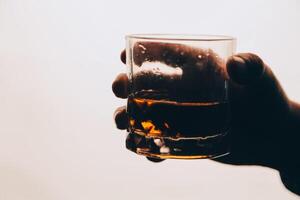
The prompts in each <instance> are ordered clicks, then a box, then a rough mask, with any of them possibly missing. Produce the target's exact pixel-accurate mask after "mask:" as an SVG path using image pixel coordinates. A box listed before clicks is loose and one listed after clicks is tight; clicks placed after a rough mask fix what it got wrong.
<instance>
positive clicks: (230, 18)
mask: <svg viewBox="0 0 300 200" xmlns="http://www.w3.org/2000/svg"><path fill="white" fill-rule="evenodd" d="M299 10H300V1H297V0H290V1H261V0H256V1H254V0H251V1H250V0H248V1H232V0H231V1H212V0H210V1H208V0H207V1H200V0H195V1H189V0H185V1H175V0H173V1H167V0H166V1H161V0H152V1H141V0H134V1H130V0H127V1H125V0H123V1H121V0H120V1H117V0H107V1H104V0H95V1H92V0H85V1H84V0H69V1H68V0H47V1H46V0H26V1H25V0H0V200H23V199H24V200H25V199H26V200H50V199H51V200H68V199H71V200H105V199H112V200H121V199H124V200H127V199H128V200H129V199H130V200H140V199H143V200H153V199H159V200H162V199H172V200H179V199H180V200H182V199H189V200H190V199H213V200H219V199H228V200H254V199H255V200H256V199H261V200H266V199H272V200H283V199H284V200H294V199H299V198H298V197H296V196H295V195H293V194H292V193H290V192H289V191H287V190H286V189H285V188H284V187H283V186H282V184H281V181H280V178H279V176H278V173H277V172H276V171H274V170H271V169H267V168H262V167H233V166H227V165H223V164H218V163H214V162H212V161H208V160H195V161H177V160H170V161H166V162H163V163H161V164H153V163H151V162H148V161H146V160H145V159H144V158H143V157H140V156H136V155H135V154H133V153H131V152H129V151H127V150H126V149H125V146H124V140H125V134H124V133H123V132H122V131H119V130H117V129H116V128H115V125H114V123H113V117H112V115H113V114H112V113H113V111H114V109H115V108H116V107H117V106H119V105H122V104H124V103H125V101H124V100H119V99H117V98H115V97H114V96H113V93H112V92H111V82H112V80H113V79H114V77H115V76H116V75H117V74H118V73H119V72H122V71H125V67H124V66H123V64H122V63H121V62H120V60H119V53H120V51H121V50H122V49H123V48H124V44H125V43H124V35H125V34H128V33H194V34H199V33H202V34H203V33H204V34H205V33H206V34H225V35H232V36H235V37H237V38H238V51H240V52H245V51H250V52H255V53H258V54H259V55H260V56H261V57H262V58H263V59H264V60H265V61H266V62H267V63H268V64H269V65H270V66H271V67H272V68H273V70H274V72H275V74H276V75H277V76H278V78H279V79H280V81H281V83H282V85H283V87H284V89H285V90H286V91H287V93H288V95H289V96H290V97H291V98H292V99H294V100H298V101H300V92H299V91H300V90H299V89H300V82H299V81H300V80H299V76H300V66H299V63H298V60H299V52H300V51H299V44H300V37H299V35H300V12H299ZM253 148H255V146H253Z"/></svg>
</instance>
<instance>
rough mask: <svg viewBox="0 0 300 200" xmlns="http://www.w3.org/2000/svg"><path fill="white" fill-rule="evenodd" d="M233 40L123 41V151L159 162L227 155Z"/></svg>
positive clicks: (154, 37)
mask: <svg viewBox="0 0 300 200" xmlns="http://www.w3.org/2000/svg"><path fill="white" fill-rule="evenodd" d="M235 43H236V40H235V39H234V38H233V37H229V36H216V35H163V34H136V35H128V36H126V57H127V59H126V64H127V66H128V79H129V96H128V104H127V112H128V115H129V128H128V135H127V138H126V147H127V148H128V149H129V150H131V151H133V152H135V153H137V154H140V155H144V156H147V157H153V158H160V159H168V158H175V159H199V158H215V157H219V156H223V155H226V154H228V153H229V152H230V142H229V137H230V134H229V130H230V107H229V99H228V75H227V72H226V59H227V58H228V57H229V56H231V55H232V54H233V53H234V51H235Z"/></svg>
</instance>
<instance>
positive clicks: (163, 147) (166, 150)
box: [159, 146, 170, 154]
mask: <svg viewBox="0 0 300 200" xmlns="http://www.w3.org/2000/svg"><path fill="white" fill-rule="evenodd" d="M159 151H160V153H161V154H168V153H170V148H169V147H167V146H162V147H160V149H159Z"/></svg>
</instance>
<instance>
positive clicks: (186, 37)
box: [125, 33, 236, 42]
mask: <svg viewBox="0 0 300 200" xmlns="http://www.w3.org/2000/svg"><path fill="white" fill-rule="evenodd" d="M125 38H126V39H141V40H160V41H161V40H169V41H206V42H209V41H212V42H213V41H235V40H236V38H235V37H232V36H226V35H210V34H157V33H150V34H129V35H126V36H125Z"/></svg>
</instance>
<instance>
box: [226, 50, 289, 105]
mask: <svg viewBox="0 0 300 200" xmlns="http://www.w3.org/2000/svg"><path fill="white" fill-rule="evenodd" d="M226 68H227V72H228V75H229V77H230V83H232V84H231V94H230V95H231V99H232V100H237V101H240V100H241V98H246V99H248V100H249V101H252V102H253V103H254V102H256V101H258V102H260V103H263V102H264V103H266V104H268V105H269V106H270V107H272V106H274V105H277V106H278V105H280V107H281V108H286V107H287V105H285V102H288V98H287V96H286V94H285V92H284V91H283V89H282V87H281V85H280V83H279V81H278V80H277V79H276V77H275V75H274V73H273V72H272V70H271V69H270V67H268V66H267V65H266V64H265V63H264V62H263V61H262V59H261V58H260V57H258V56H257V55H255V54H252V53H240V54H236V55H234V56H232V57H230V58H229V59H228V61H227V64H226ZM282 103H284V105H281V104H282Z"/></svg>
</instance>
